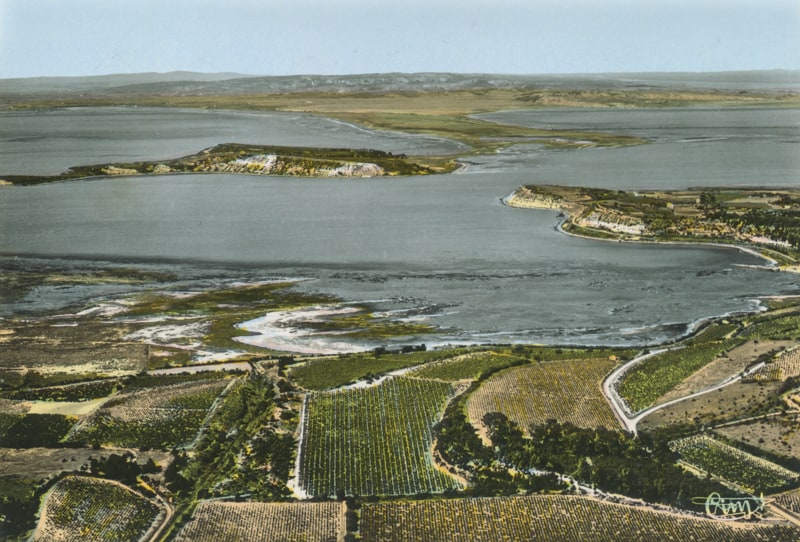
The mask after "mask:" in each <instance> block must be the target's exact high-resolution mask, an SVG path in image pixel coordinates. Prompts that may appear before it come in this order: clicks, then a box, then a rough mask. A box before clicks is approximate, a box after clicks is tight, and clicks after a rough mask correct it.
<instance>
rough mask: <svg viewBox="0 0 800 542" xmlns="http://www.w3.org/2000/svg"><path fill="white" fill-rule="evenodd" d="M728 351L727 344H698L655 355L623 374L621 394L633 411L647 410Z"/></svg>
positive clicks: (620, 384) (729, 345) (729, 346)
mask: <svg viewBox="0 0 800 542" xmlns="http://www.w3.org/2000/svg"><path fill="white" fill-rule="evenodd" d="M729 348H731V344H729V343H727V342H710V343H699V344H694V345H691V346H687V347H685V348H679V349H675V350H669V351H666V352H663V353H660V354H657V355H655V356H652V357H650V358H648V359H646V360H644V361H643V362H641V363H639V364H637V365H636V366H635V367H633V368H632V369H630V370H629V371H628V372H626V373H625V374H624V375H623V377H622V380H621V381H620V383H619V388H618V391H619V395H620V397H622V398H623V399H624V400H625V402H626V403H627V404H628V406H629V407H630V409H631V410H632V411H633V412H639V411H641V410H644V409H645V408H647V407H649V406H651V405H652V404H653V403H655V402H656V401H657V400H658V398H659V397H661V396H663V395H664V394H665V393H667V392H668V391H671V390H672V389H673V388H674V387H675V386H677V385H678V384H680V383H681V382H683V381H684V380H685V379H686V378H687V377H689V376H691V375H692V374H693V373H695V372H696V371H698V370H700V369H702V368H703V367H705V366H706V365H708V364H709V363H711V362H712V361H714V360H715V359H716V358H717V357H718V356H719V355H720V354H721V353H722V352H723V351H724V350H727V349H729Z"/></svg>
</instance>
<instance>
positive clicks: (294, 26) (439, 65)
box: [0, 0, 800, 78]
mask: <svg viewBox="0 0 800 542" xmlns="http://www.w3.org/2000/svg"><path fill="white" fill-rule="evenodd" d="M751 69H800V0H426V1H423V0H404V1H396V0H222V1H213V0H0V78H12V77H35V76H79V75H101V74H109V73H136V72H167V71H173V70H190V71H199V72H209V73H212V72H235V73H242V74H253V75H292V74H347V73H383V72H437V71H438V72H461V73H519V74H537V73H547V74H556V73H600V72H642V71H650V72H652V71H726V70H751Z"/></svg>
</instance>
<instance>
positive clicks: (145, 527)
mask: <svg viewBox="0 0 800 542" xmlns="http://www.w3.org/2000/svg"><path fill="white" fill-rule="evenodd" d="M161 515H162V511H161V509H160V508H159V507H158V506H156V505H155V504H153V503H152V502H150V501H148V500H147V499H145V498H144V497H142V496H140V495H138V494H137V493H134V492H133V491H131V490H130V489H127V488H126V487H124V486H122V485H120V484H117V483H115V482H107V481H104V480H100V479H97V478H88V477H82V476H69V477H67V478H64V479H63V480H61V481H59V482H58V483H57V484H56V485H55V486H53V489H52V491H51V492H50V494H49V495H48V497H47V499H46V500H45V503H44V508H43V510H42V514H41V519H40V520H39V525H38V526H37V528H36V532H35V534H34V537H33V540H34V541H36V542H38V541H41V542H50V541H52V540H64V541H71V540H82V541H83V540H86V541H94V540H96V541H98V542H113V541H120V542H128V541H131V540H140V539H142V538H143V537H144V536H145V535H146V534H147V533H148V531H150V529H151V528H152V527H153V526H154V524H155V523H156V521H157V520H158V519H160V517H161Z"/></svg>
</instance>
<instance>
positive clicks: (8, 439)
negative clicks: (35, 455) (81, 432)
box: [0, 413, 78, 448]
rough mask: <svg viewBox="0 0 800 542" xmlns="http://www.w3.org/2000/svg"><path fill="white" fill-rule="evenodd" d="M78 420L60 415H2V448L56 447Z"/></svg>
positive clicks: (0, 431)
mask: <svg viewBox="0 0 800 542" xmlns="http://www.w3.org/2000/svg"><path fill="white" fill-rule="evenodd" d="M77 421H78V419H77V418H76V417H74V416H61V415H59V414H24V415H18V414H6V413H0V446H2V447H4V448H36V447H44V448H50V447H56V446H59V445H60V444H61V441H62V439H63V438H64V437H65V436H66V435H67V432H68V431H69V430H70V429H71V428H72V426H73V425H75V422H77Z"/></svg>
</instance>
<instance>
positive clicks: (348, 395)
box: [299, 377, 459, 496]
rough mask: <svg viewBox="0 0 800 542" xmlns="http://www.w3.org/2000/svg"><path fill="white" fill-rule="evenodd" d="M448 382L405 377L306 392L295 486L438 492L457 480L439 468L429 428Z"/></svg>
mask: <svg viewBox="0 0 800 542" xmlns="http://www.w3.org/2000/svg"><path fill="white" fill-rule="evenodd" d="M454 393H455V391H454V388H453V387H452V386H451V385H450V384H446V383H443V382H437V381H432V380H419V379H410V378H403V377H395V378H390V379H387V380H385V381H384V382H382V383H381V384H380V385H377V386H372V387H367V388H355V389H350V390H337V391H332V392H322V393H315V394H313V395H310V396H309V397H308V399H307V402H306V405H305V415H304V422H303V428H302V443H301V451H300V472H299V475H300V486H301V487H302V489H303V490H305V491H306V492H307V493H309V494H310V495H313V496H331V495H337V494H339V495H341V494H345V495H414V494H418V493H439V492H442V491H444V490H446V489H449V488H457V487H459V484H458V483H457V482H456V480H454V479H453V478H451V477H450V476H448V475H447V474H444V473H443V472H441V471H439V470H437V469H436V467H435V466H434V464H433V459H432V456H431V446H432V443H433V435H432V428H433V426H434V424H435V423H436V422H438V421H439V419H440V417H441V415H442V412H443V411H444V407H445V404H446V402H447V401H448V399H449V398H450V397H452V396H453V395H454Z"/></svg>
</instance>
